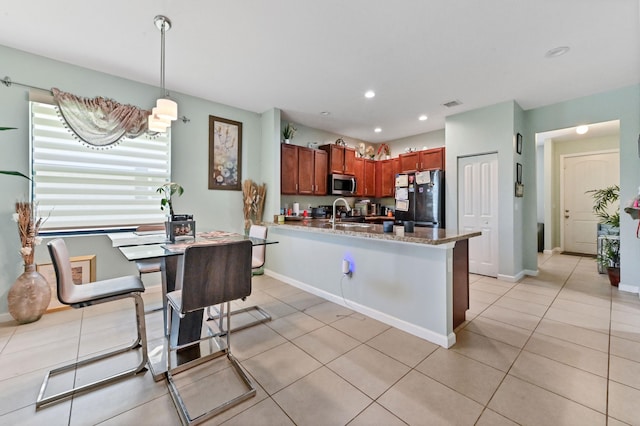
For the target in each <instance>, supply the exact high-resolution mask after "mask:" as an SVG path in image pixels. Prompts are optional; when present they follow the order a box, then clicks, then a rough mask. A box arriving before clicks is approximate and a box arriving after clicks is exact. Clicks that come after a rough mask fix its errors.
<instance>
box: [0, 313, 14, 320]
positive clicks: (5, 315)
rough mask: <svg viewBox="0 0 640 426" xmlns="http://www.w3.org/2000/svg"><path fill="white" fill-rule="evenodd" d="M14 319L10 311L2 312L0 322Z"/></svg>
mask: <svg viewBox="0 0 640 426" xmlns="http://www.w3.org/2000/svg"><path fill="white" fill-rule="evenodd" d="M9 321H13V317H12V316H11V314H10V313H9V312H5V313H4V314H0V322H9Z"/></svg>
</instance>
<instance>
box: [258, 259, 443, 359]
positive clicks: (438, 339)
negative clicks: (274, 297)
mask: <svg viewBox="0 0 640 426" xmlns="http://www.w3.org/2000/svg"><path fill="white" fill-rule="evenodd" d="M264 273H265V275H268V276H270V277H273V278H276V279H278V280H280V281H282V282H284V283H287V284H289V285H292V286H294V287H297V288H299V289H301V290H304V291H306V292H308V293H311V294H313V295H316V296H318V297H322V298H323V299H326V300H328V301H330V302H333V303H335V304H338V305H340V306H344V307H345V308H347V309H351V310H353V311H356V312H359V313H361V314H363V315H366V316H368V317H371V318H373V319H376V320H378V321H380V322H383V323H385V324H387V325H390V326H392V327H396V328H398V329H400V330H402V331H406V332H407V333H409V334H413V335H414V336H417V337H420V338H421V339H425V340H428V341H429V342H432V343H435V344H436V345H440V346H442V347H443V348H450V347H451V346H453V345H454V344H455V343H456V335H455V333H450V334H449V335H448V336H446V335H443V334H439V333H435V332H433V331H431V330H428V329H426V328H423V327H418V326H416V325H415V324H411V323H409V322H406V321H404V320H401V319H399V318H396V317H393V316H391V315H388V314H385V313H384V312H380V311H377V310H375V309H371V308H369V307H367V306H363V305H360V304H359V303H356V302H353V301H350V300H347V299H344V298H342V297H340V296H337V295H335V294H331V293H328V292H326V291H324V290H320V289H318V288H316V287H314V286H311V285H309V284H306V283H303V282H301V281H298V280H295V279H293V278H290V277H288V276H285V275H281V274H279V273H277V272H274V271H272V270H270V269H265V270H264Z"/></svg>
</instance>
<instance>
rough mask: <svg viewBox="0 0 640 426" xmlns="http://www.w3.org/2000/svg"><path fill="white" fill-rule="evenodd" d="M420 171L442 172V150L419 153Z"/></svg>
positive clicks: (436, 149)
mask: <svg viewBox="0 0 640 426" xmlns="http://www.w3.org/2000/svg"><path fill="white" fill-rule="evenodd" d="M420 170H444V148H435V149H427V150H426V151H420Z"/></svg>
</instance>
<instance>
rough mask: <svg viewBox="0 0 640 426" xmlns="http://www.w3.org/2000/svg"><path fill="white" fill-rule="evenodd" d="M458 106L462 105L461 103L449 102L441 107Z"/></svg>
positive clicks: (456, 101) (457, 101)
mask: <svg viewBox="0 0 640 426" xmlns="http://www.w3.org/2000/svg"><path fill="white" fill-rule="evenodd" d="M458 105H462V102H460V101H459V100H454V101H449V102H445V103H443V104H442V106H446V107H447V108H453V107H456V106H458Z"/></svg>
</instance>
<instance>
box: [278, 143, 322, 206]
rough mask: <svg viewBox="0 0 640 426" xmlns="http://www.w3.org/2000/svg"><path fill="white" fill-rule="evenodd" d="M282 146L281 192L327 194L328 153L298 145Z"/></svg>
mask: <svg viewBox="0 0 640 426" xmlns="http://www.w3.org/2000/svg"><path fill="white" fill-rule="evenodd" d="M280 146H281V153H282V154H281V155H282V162H281V169H280V192H281V193H282V194H290V195H295V194H305V195H326V194H327V163H328V161H327V157H328V154H327V153H326V152H324V151H320V150H317V149H311V148H305V147H302V146H298V145H288V144H282V145H280Z"/></svg>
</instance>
